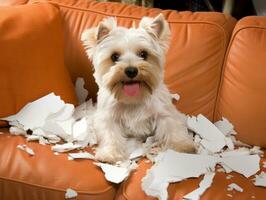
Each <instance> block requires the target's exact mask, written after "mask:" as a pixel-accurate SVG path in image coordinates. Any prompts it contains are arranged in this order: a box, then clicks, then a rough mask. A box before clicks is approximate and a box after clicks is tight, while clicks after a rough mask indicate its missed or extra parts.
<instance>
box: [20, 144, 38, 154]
mask: <svg viewBox="0 0 266 200" xmlns="http://www.w3.org/2000/svg"><path fill="white" fill-rule="evenodd" d="M17 149H20V150H22V151H25V152H27V153H28V154H29V155H31V156H34V155H35V153H34V151H33V150H32V149H31V148H29V147H28V146H27V145H25V144H23V145H18V146H17Z"/></svg>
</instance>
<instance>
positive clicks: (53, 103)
mask: <svg viewBox="0 0 266 200" xmlns="http://www.w3.org/2000/svg"><path fill="white" fill-rule="evenodd" d="M64 105H65V103H64V101H62V100H61V99H60V97H59V96H55V94H54V93H50V94H48V95H46V96H44V97H42V98H40V99H38V100H36V101H33V102H31V103H28V104H27V105H26V106H24V107H23V108H22V109H21V110H20V111H19V112H18V113H17V114H15V115H11V116H9V117H6V118H2V119H3V120H7V121H18V123H20V124H21V125H23V127H24V130H29V129H31V130H33V129H34V128H39V127H42V126H43V125H44V123H45V120H46V118H47V117H48V116H49V115H51V114H53V113H57V112H58V111H60V110H61V109H62V108H63V107H64Z"/></svg>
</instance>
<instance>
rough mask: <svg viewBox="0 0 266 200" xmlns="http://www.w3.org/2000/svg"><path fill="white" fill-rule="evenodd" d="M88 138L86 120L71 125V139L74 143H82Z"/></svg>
mask: <svg viewBox="0 0 266 200" xmlns="http://www.w3.org/2000/svg"><path fill="white" fill-rule="evenodd" d="M87 136H88V124H87V121H86V118H85V117H84V118H82V119H81V120H79V121H77V122H75V123H74V125H73V139H74V140H76V141H84V140H85V138H86V137H87Z"/></svg>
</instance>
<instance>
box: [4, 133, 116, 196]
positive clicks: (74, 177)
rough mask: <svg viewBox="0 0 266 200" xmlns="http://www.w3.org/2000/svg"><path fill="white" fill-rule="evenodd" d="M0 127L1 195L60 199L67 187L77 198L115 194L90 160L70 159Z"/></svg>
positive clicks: (47, 146)
mask: <svg viewBox="0 0 266 200" xmlns="http://www.w3.org/2000/svg"><path fill="white" fill-rule="evenodd" d="M0 131H3V132H5V133H4V134H0V152H1V153H0V163H1V165H0V188H1V192H0V199H3V200H4V199H6V200H7V199H8V200H37V199H38V200H47V199H51V200H59V199H60V200H62V199H64V195H65V191H66V189H67V188H72V189H74V190H76V191H77V192H78V198H77V199H79V200H85V199H91V200H102V199H105V200H108V199H113V198H114V195H115V191H116V189H115V186H114V185H111V184H110V183H108V182H107V181H106V180H105V178H104V175H103V173H102V172H101V170H100V169H99V168H98V167H97V166H96V165H94V164H93V161H91V160H78V161H77V160H75V161H69V160H68V159H67V154H60V155H54V154H53V152H52V150H51V146H50V145H46V146H43V145H40V144H38V143H35V142H26V140H25V138H23V137H21V136H12V135H10V134H8V133H7V130H5V129H2V130H1V129H0ZM19 144H26V145H27V146H29V147H30V148H32V149H33V150H34V152H35V155H34V156H29V155H28V154H27V153H25V152H23V151H21V150H19V149H17V148H16V147H17V145H19ZM87 150H89V149H87Z"/></svg>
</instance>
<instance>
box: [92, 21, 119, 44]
mask: <svg viewBox="0 0 266 200" xmlns="http://www.w3.org/2000/svg"><path fill="white" fill-rule="evenodd" d="M116 26H117V23H116V19H115V18H114V17H109V18H106V19H104V20H103V21H102V22H100V24H99V25H98V27H97V33H96V38H97V40H98V41H99V40H102V39H103V38H104V37H106V36H107V35H108V34H109V33H110V32H111V30H113V29H114V28H115V27H116Z"/></svg>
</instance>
